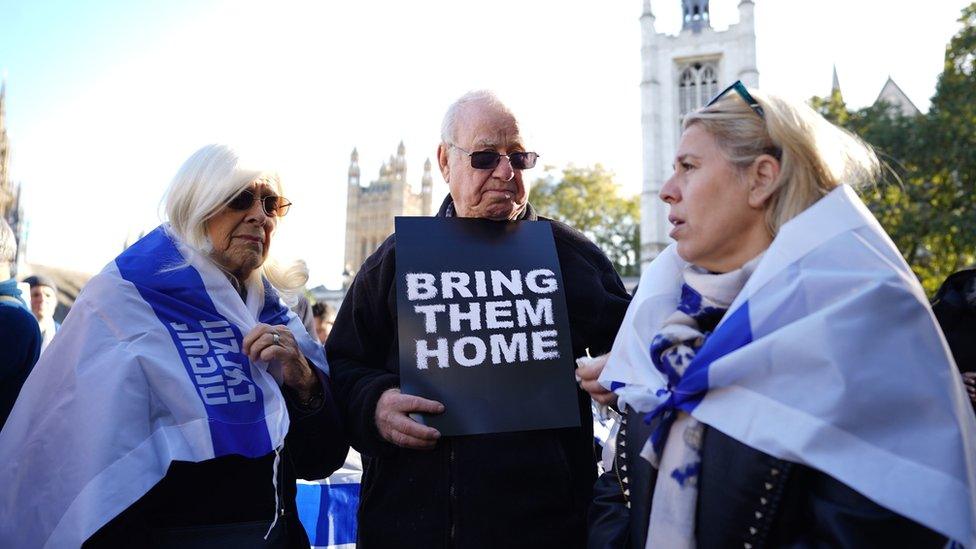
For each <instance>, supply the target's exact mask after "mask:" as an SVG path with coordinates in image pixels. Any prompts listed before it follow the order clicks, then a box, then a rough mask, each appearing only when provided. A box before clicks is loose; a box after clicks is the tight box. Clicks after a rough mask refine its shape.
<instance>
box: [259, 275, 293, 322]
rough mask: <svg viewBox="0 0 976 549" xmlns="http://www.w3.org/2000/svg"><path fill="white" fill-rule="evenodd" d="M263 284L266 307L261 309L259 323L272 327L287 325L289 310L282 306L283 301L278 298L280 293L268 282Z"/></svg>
mask: <svg viewBox="0 0 976 549" xmlns="http://www.w3.org/2000/svg"><path fill="white" fill-rule="evenodd" d="M263 282H264V307H263V308H262V309H261V315H260V316H259V317H258V322H263V323H265V324H271V325H272V326H279V325H287V324H288V309H287V308H285V307H284V306H283V305H282V304H281V300H280V299H279V298H278V291H277V290H275V289H274V286H272V285H271V283H270V282H268V281H267V280H264V281H263Z"/></svg>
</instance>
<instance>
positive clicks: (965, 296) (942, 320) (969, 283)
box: [932, 268, 976, 410]
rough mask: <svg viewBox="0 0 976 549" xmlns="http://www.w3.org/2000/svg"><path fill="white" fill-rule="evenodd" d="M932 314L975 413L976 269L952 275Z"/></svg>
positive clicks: (940, 291)
mask: <svg viewBox="0 0 976 549" xmlns="http://www.w3.org/2000/svg"><path fill="white" fill-rule="evenodd" d="M932 312H934V313H935V318H936V319H937V320H938V321H939V326H941V327H942V333H943V334H945V338H946V341H947V342H948V343H949V349H951V350H952V356H953V358H954V359H955V361H956V367H957V368H959V372H960V373H961V375H962V381H963V384H964V385H965V386H966V394H967V395H969V400H970V402H971V403H972V405H973V409H974V410H976V269H973V268H970V269H964V270H962V271H959V272H957V273H953V274H951V275H949V277H948V278H946V280H945V282H943V283H942V286H941V287H939V291H938V292H936V294H935V298H933V299H932Z"/></svg>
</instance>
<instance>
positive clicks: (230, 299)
mask: <svg viewBox="0 0 976 549" xmlns="http://www.w3.org/2000/svg"><path fill="white" fill-rule="evenodd" d="M246 287H247V300H246V303H245V302H244V301H242V300H241V297H240V295H239V294H238V293H237V291H236V290H235V289H234V288H233V286H232V285H231V283H230V281H229V280H228V279H227V277H226V276H225V275H224V274H223V273H222V272H221V271H220V270H219V269H218V268H217V267H216V266H215V265H214V264H213V263H212V262H211V261H210V260H209V259H207V258H205V257H203V256H201V255H199V254H198V253H196V252H194V251H192V250H190V249H189V248H187V247H186V246H184V245H182V244H180V243H179V242H178V241H176V240H174V238H173V237H172V236H171V235H170V234H169V232H168V231H167V228H166V227H165V226H161V227H159V228H157V229H156V230H154V231H153V232H152V233H150V234H149V235H147V236H146V237H145V238H143V239H141V240H140V241H139V242H137V243H136V244H134V245H133V246H131V247H130V248H129V249H127V250H126V251H125V252H124V253H122V254H121V255H120V256H119V257H118V258H116V259H115V261H113V262H112V263H110V264H109V265H108V266H106V267H105V269H104V270H103V271H102V272H101V273H99V274H98V275H96V276H95V277H94V278H92V280H91V281H90V282H89V283H88V285H87V286H86V287H85V289H84V291H82V293H81V295H80V296H79V298H78V301H77V302H76V303H75V305H74V307H72V310H71V313H70V314H69V315H68V318H67V319H66V320H65V323H64V325H63V327H62V329H61V331H60V332H59V333H58V335H57V337H56V338H55V339H54V341H53V342H52V343H51V346H50V347H49V348H48V349H47V351H46V352H45V353H44V354H43V355H42V356H41V359H40V360H39V361H38V363H37V365H36V366H35V367H34V370H33V372H32V373H31V375H30V377H29V378H28V379H27V382H26V383H25V385H24V387H23V389H22V391H21V393H20V396H19V398H18V400H17V403H16V405H15V406H14V409H13V411H12V412H11V415H10V418H9V419H8V420H7V423H6V425H5V426H4V428H3V431H2V433H0V463H3V467H0V486H2V487H3V488H2V489H0V547H78V546H80V545H81V544H82V543H83V542H84V541H85V540H86V539H87V538H88V537H90V536H91V535H92V534H93V533H95V532H96V531H97V530H98V529H99V528H100V527H101V526H103V525H104V524H106V523H107V522H108V521H110V520H111V519H112V518H114V517H115V516H116V515H118V514H119V513H120V512H122V511H123V510H125V509H126V508H127V507H129V506H130V505H131V504H132V503H134V502H135V501H136V500H137V499H139V498H140V497H141V496H142V495H143V494H145V493H146V492H147V491H149V489H150V488H152V487H153V486H154V485H155V484H156V483H157V482H158V481H159V480H160V479H162V478H163V476H164V475H165V473H166V470H167V468H168V467H169V464H170V462H171V461H174V460H181V461H195V462H196V461H203V460H207V459H212V458H215V457H219V456H224V455H228V454H238V455H243V456H247V457H259V456H264V455H267V454H268V453H270V452H272V451H275V450H277V449H279V448H280V447H281V446H282V444H283V443H284V438H285V434H286V433H287V431H288V424H289V423H288V413H287V410H286V407H285V402H284V399H283V397H282V395H281V391H280V389H279V386H278V382H277V381H276V378H280V365H276V364H274V363H273V364H271V365H270V366H269V365H268V364H265V363H252V362H251V361H250V360H249V359H248V357H247V356H246V355H245V354H243V352H242V350H241V341H242V339H243V336H244V335H245V334H247V333H248V332H249V331H250V330H251V329H252V328H253V327H254V326H255V325H256V324H257V323H259V322H260V323H266V324H272V325H287V326H288V327H289V328H290V329H291V331H292V332H293V333H294V334H295V337H296V339H297V341H298V342H299V347H300V348H301V350H302V352H303V353H304V354H305V356H306V357H307V358H308V359H309V360H310V361H311V362H312V363H314V364H315V365H316V366H317V367H318V368H319V369H321V370H322V371H324V372H326V373H328V367H327V365H326V362H325V356H324V353H323V351H322V347H321V346H320V345H319V344H318V343H316V342H315V341H313V340H312V338H311V337H309V335H308V333H307V332H306V331H305V328H304V327H303V325H302V322H301V320H300V319H299V318H298V317H296V316H295V314H294V313H292V312H291V311H290V310H288V308H287V307H286V306H285V305H284V303H283V302H282V301H281V299H280V297H279V296H278V294H277V292H276V291H275V290H274V288H272V287H271V285H270V284H268V283H267V281H264V280H262V279H261V278H260V277H257V276H255V277H252V279H251V280H249V281H248V282H247V283H246ZM276 368H278V369H279V370H278V371H277V372H276V371H275V370H276ZM268 482H269V483H271V482H272V474H271V472H270V471H269V475H268ZM268 518H269V520H270V519H271V518H272V517H268Z"/></svg>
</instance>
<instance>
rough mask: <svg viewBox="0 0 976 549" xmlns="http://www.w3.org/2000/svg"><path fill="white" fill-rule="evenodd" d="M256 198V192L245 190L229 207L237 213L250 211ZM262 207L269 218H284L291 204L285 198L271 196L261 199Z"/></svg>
mask: <svg viewBox="0 0 976 549" xmlns="http://www.w3.org/2000/svg"><path fill="white" fill-rule="evenodd" d="M254 198H255V195H254V191H251V190H249V189H245V190H243V191H241V193H240V194H239V195H237V196H235V197H234V199H233V200H231V201H230V202H229V203H228V204H227V206H228V207H229V208H230V209H232V210H237V211H244V210H250V209H251V205H252V204H254ZM261 207H262V208H263V209H264V213H265V214H267V215H268V216H269V217H284V216H285V214H287V213H288V208H291V202H288V201H287V200H285V199H284V198H283V197H280V196H277V195H273V194H269V195H268V196H265V197H262V198H261Z"/></svg>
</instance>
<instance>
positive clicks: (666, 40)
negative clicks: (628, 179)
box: [640, 0, 759, 265]
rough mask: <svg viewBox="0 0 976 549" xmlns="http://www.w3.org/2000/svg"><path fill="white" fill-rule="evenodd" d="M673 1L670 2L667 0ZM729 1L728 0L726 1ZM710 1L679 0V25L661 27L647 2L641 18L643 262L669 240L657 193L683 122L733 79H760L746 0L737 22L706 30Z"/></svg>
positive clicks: (664, 212) (750, 5) (750, 82)
mask: <svg viewBox="0 0 976 549" xmlns="http://www.w3.org/2000/svg"><path fill="white" fill-rule="evenodd" d="M671 1H674V0H671ZM726 1H732V0H726ZM708 4H709V2H708V0H681V14H682V21H681V31H680V32H679V33H678V34H677V35H668V34H664V33H659V32H657V30H656V29H655V28H654V23H655V17H654V13H653V11H652V9H651V0H644V3H643V12H642V13H641V17H640V24H641V65H642V67H641V69H642V71H641V128H642V133H643V136H644V137H643V141H644V143H643V145H644V146H643V161H644V181H643V190H642V193H641V264H642V265H647V264H648V263H649V262H650V261H651V260H652V259H654V258H655V257H657V254H658V253H660V252H661V250H663V249H664V248H665V247H667V245H668V244H669V243H670V242H671V239H670V238H669V237H668V232H670V226H669V224H668V207H667V205H666V204H665V203H663V202H661V200H660V198H658V194H659V193H660V191H661V187H662V186H664V183H665V182H666V181H667V180H668V178H670V177H671V174H672V173H673V168H672V162H673V160H674V153H675V149H676V148H677V145H678V139H679V137H680V136H681V121H682V119H683V118H684V116H685V114H687V113H689V112H691V111H693V110H695V109H697V108H699V107H701V106H702V105H704V104H705V103H706V102H707V101H708V100H709V99H711V98H712V96H714V95H715V94H716V93H718V91H719V90H721V89H723V88H725V87H726V86H728V85H729V84H731V83H732V82H735V81H736V80H742V82H743V83H744V84H745V85H746V86H748V87H757V86H758V85H759V70H758V69H757V68H756V31H755V22H754V18H753V10H754V8H755V5H754V4H753V2H752V0H740V1H739V22H738V23H736V24H733V25H730V26H729V28H728V29H726V30H723V31H716V30H714V29H713V28H712V20H711V15H710V13H709V6H708Z"/></svg>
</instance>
